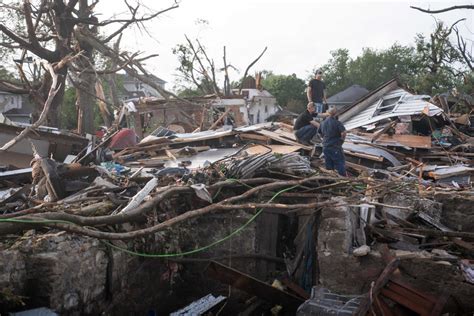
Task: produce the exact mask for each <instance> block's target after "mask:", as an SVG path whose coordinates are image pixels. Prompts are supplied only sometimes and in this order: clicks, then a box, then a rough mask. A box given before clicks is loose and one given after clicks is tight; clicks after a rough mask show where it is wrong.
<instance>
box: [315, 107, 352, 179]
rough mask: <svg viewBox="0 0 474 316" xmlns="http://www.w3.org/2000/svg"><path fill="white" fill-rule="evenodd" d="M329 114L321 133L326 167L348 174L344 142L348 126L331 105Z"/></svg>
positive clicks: (343, 174)
mask: <svg viewBox="0 0 474 316" xmlns="http://www.w3.org/2000/svg"><path fill="white" fill-rule="evenodd" d="M328 114H329V116H328V117H327V118H326V119H325V120H324V121H323V122H322V123H321V126H320V127H319V133H320V134H321V135H322V137H323V154H324V161H325V164H326V169H328V170H334V169H335V170H336V171H337V172H338V173H339V174H340V175H341V176H346V159H345V157H344V150H343V149H342V144H343V143H344V140H345V138H346V128H345V127H344V125H343V124H342V123H341V122H339V121H338V119H337V118H336V115H337V109H336V107H334V106H331V107H330V108H329V109H328Z"/></svg>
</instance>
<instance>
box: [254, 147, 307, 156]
mask: <svg viewBox="0 0 474 316" xmlns="http://www.w3.org/2000/svg"><path fill="white" fill-rule="evenodd" d="M270 149H271V151H272V152H273V153H277V154H289V153H292V152H295V151H298V150H300V149H301V148H300V146H287V145H267V146H262V145H256V146H252V147H249V148H247V149H246V150H245V151H246V152H247V153H248V154H249V155H254V154H264V153H267V152H268V151H269V150H270Z"/></svg>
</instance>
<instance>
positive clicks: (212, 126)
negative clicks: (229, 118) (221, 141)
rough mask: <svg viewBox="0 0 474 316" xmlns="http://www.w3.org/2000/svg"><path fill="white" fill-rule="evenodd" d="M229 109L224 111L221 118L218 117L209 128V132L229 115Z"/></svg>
mask: <svg viewBox="0 0 474 316" xmlns="http://www.w3.org/2000/svg"><path fill="white" fill-rule="evenodd" d="M230 110H231V108H228V109H227V110H225V112H224V113H222V115H221V116H219V118H218V119H217V120H216V121H215V122H214V123H213V124H212V125H211V127H209V130H213V129H215V128H216V127H217V125H219V122H220V121H222V119H223V118H224V117H225V116H226V115H227V114H229V112H230Z"/></svg>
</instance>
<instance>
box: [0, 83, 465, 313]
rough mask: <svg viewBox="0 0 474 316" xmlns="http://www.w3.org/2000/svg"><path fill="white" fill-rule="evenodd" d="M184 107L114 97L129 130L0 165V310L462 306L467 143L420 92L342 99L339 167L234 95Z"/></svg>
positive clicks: (395, 90) (395, 87)
mask: <svg viewBox="0 0 474 316" xmlns="http://www.w3.org/2000/svg"><path fill="white" fill-rule="evenodd" d="M188 101H192V102H190V103H187V102H183V101H175V100H173V101H168V103H166V102H165V101H159V100H151V99H140V100H135V101H133V102H131V103H132V104H131V105H130V104H128V105H126V106H124V114H123V116H124V117H125V118H126V120H128V124H129V127H134V128H135V131H136V134H138V135H139V136H140V137H139V141H136V139H135V137H132V140H130V142H120V140H121V137H129V136H123V135H135V134H133V130H127V129H121V130H112V129H111V130H109V131H108V134H107V135H106V136H104V138H102V139H100V140H97V141H96V142H95V143H90V144H89V145H88V146H86V148H85V149H84V150H83V151H82V152H80V153H78V154H77V155H74V156H75V157H69V160H68V161H67V162H61V161H58V160H54V159H51V158H49V156H45V155H44V154H40V155H38V156H37V157H35V158H34V159H33V161H32V162H31V165H32V166H31V169H27V170H23V169H19V170H18V169H17V170H7V171H3V172H0V210H1V214H0V236H2V243H1V247H2V251H1V252H0V261H1V262H2V265H1V266H0V285H1V286H0V287H1V288H5V289H8V292H5V293H9V294H8V296H7V295H6V294H2V295H3V297H5V299H4V302H5V303H4V304H3V306H4V307H3V308H4V310H21V309H22V308H23V307H22V306H21V304H19V303H18V300H21V301H22V302H23V303H24V304H26V306H27V307H37V306H45V307H48V308H50V309H52V310H54V311H56V312H58V313H81V314H91V315H92V314H97V313H101V312H110V313H113V312H118V311H120V313H128V314H130V313H138V312H143V311H147V310H154V311H157V312H159V313H171V312H174V311H176V313H177V315H181V314H186V313H188V314H189V313H190V314H193V313H194V314H204V313H206V312H209V311H212V312H215V311H216V310H219V309H221V308H222V310H223V311H224V312H225V313H227V314H235V313H237V312H244V313H247V314H251V313H263V312H268V311H269V310H273V311H275V312H276V311H278V312H279V313H280V314H282V315H294V314H297V315H309V314H315V313H317V314H323V315H329V314H334V313H336V312H339V313H343V314H347V315H365V314H367V312H368V311H369V310H372V311H373V312H374V313H375V314H377V315H386V314H389V313H390V312H391V311H392V310H396V311H397V314H398V315H409V314H412V313H413V312H415V313H418V314H422V315H427V314H432V315H440V314H441V313H444V312H455V313H461V312H472V311H473V310H474V305H473V302H472V299H471V298H472V293H473V291H474V278H473V275H474V272H473V271H474V265H473V261H472V260H473V259H474V252H473V251H474V243H473V242H474V225H473V224H472V223H474V221H473V220H474V213H473V210H472V202H473V200H474V196H473V193H474V191H473V190H472V180H471V175H472V173H473V172H474V168H473V161H472V157H473V156H474V152H473V150H472V144H474V142H473V138H472V134H469V133H468V132H469V128H465V129H464V130H465V131H466V133H464V132H461V131H460V130H459V128H460V127H461V126H466V125H463V124H461V123H459V122H456V121H455V120H454V119H453V118H452V117H450V116H449V115H448V114H447V113H445V112H444V111H443V110H442V109H441V108H440V107H438V106H437V105H436V104H434V103H433V102H434V101H433V100H431V102H430V98H429V97H427V96H417V95H415V94H413V93H411V92H410V91H408V90H406V89H404V88H403V87H401V86H400V85H399V84H398V83H397V82H396V81H395V80H392V81H390V82H388V83H385V84H384V85H382V86H380V87H379V88H378V89H376V90H375V91H373V92H371V93H370V94H368V95H366V96H364V97H363V98H362V99H360V100H359V101H357V102H355V103H354V104H353V105H352V106H350V107H348V108H346V109H345V110H343V111H342V112H341V113H340V115H339V119H340V120H341V121H342V122H343V123H344V125H345V126H346V128H347V129H348V130H349V134H348V136H347V140H346V143H345V144H344V151H345V153H346V157H347V167H348V170H349V173H350V175H349V176H348V177H340V176H338V175H337V174H336V173H334V172H333V171H329V170H325V169H324V167H323V164H322V160H321V157H320V152H321V148H320V145H318V144H316V146H305V145H302V144H299V143H298V142H297V141H296V138H295V136H294V134H293V130H292V126H291V125H288V124H285V123H282V122H273V123H272V122H267V123H260V124H249V123H251V122H249V121H248V120H245V118H247V119H248V118H249V116H245V113H243V112H242V110H243V109H245V108H246V107H247V105H248V103H247V102H248V100H244V99H243V98H241V97H235V98H215V97H210V98H199V99H198V98H195V99H193V100H188ZM257 103H258V101H257ZM216 108H217V109H218V110H217V112H216V113H213V112H212V109H216ZM125 109H126V111H128V112H125ZM230 112H233V114H232V116H233V122H231V123H232V124H233V125H232V124H225V123H228V122H227V120H226V116H227V115H229V113H230ZM263 112H265V110H264V109H263ZM239 113H241V116H239ZM242 113H243V114H242ZM148 114H151V115H148ZM247 114H248V113H247ZM132 118H133V120H132ZM178 122H181V123H180V124H177V123H178ZM183 122H186V124H184V123H183ZM463 123H464V122H463ZM139 124H141V125H139ZM173 125H179V126H173ZM131 133H132V134H131ZM142 136H144V137H142ZM124 144H125V145H124ZM119 145H121V146H119ZM2 155H3V153H2ZM20 175H21V176H20ZM203 270H204V271H205V273H204V274H203V273H202V271H203ZM434 275H435V276H436V277H433V276H434ZM269 283H273V285H270V284H269ZM51 284H54V286H50V285H51ZM223 284H224V285H230V286H232V287H233V288H237V289H239V290H240V291H239V292H232V291H234V290H232V291H230V290H229V289H228V287H227V286H223ZM31 289H33V290H31ZM34 289H37V290H34ZM40 290H41V291H40ZM40 292H41V295H38V293H40ZM2 293H3V292H2ZM209 293H212V295H211V294H209ZM124 297H126V299H124ZM200 297H201V298H200ZM196 299H197V300H196ZM193 301H194V302H193ZM225 302H227V304H226V305H225V306H223V304H224V303H225ZM187 304H189V305H187ZM186 305H187V306H186ZM2 311H3V310H2Z"/></svg>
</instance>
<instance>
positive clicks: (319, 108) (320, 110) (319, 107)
mask: <svg viewBox="0 0 474 316" xmlns="http://www.w3.org/2000/svg"><path fill="white" fill-rule="evenodd" d="M314 107H315V108H316V113H323V109H324V105H323V104H322V103H316V102H314Z"/></svg>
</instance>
